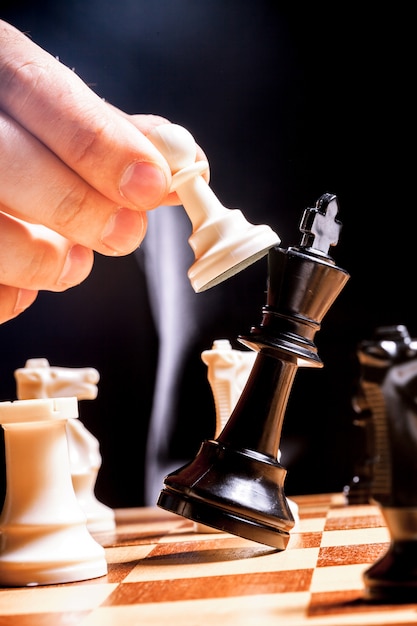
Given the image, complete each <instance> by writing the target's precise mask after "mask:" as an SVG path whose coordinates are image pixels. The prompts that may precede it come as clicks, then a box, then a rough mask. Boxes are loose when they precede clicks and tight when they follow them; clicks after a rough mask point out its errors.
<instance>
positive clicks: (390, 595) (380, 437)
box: [358, 325, 417, 602]
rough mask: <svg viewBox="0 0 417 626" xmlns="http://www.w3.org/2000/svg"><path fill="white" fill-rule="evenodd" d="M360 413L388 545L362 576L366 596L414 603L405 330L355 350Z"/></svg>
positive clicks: (413, 347)
mask: <svg viewBox="0 0 417 626" xmlns="http://www.w3.org/2000/svg"><path fill="white" fill-rule="evenodd" d="M358 359H359V362H360V367H361V379H360V393H361V405H362V411H363V412H364V414H365V415H367V417H366V420H367V438H368V442H367V450H368V458H367V467H368V468H369V470H370V471H369V483H370V497H371V498H372V500H374V501H376V502H377V503H378V505H379V507H380V509H381V513H382V515H383V517H384V519H385V521H386V524H387V527H388V530H389V532H390V536H391V543H390V546H389V548H388V550H387V552H386V554H384V555H382V557H381V558H380V559H379V560H378V561H377V562H376V563H374V564H373V565H372V566H371V567H370V568H369V569H368V570H367V571H366V572H365V573H364V581H365V585H366V592H367V596H368V597H369V599H371V600H378V601H385V602H413V601H415V600H416V598H417V565H416V564H417V401H416V398H417V340H416V339H413V338H411V337H410V335H409V332H408V329H407V328H406V327H405V326H403V325H398V326H383V327H379V328H377V329H376V331H375V333H374V337H373V338H372V339H371V340H368V341H363V342H362V343H361V344H360V346H359V349H358Z"/></svg>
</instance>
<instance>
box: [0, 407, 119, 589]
mask: <svg viewBox="0 0 417 626" xmlns="http://www.w3.org/2000/svg"><path fill="white" fill-rule="evenodd" d="M77 417H78V401H77V398H75V397H72V398H50V399H35V400H16V401H15V402H1V403H0V424H1V425H2V427H3V429H4V440H5V455H6V497H5V500H4V505H3V509H2V512H1V515H0V538H1V541H0V585H4V586H13V587H15V586H18V587H22V586H33V585H46V584H57V583H66V582H72V581H77V580H86V579H90V578H96V577H99V576H104V575H105V574H106V573H107V563H106V559H105V553H104V549H103V547H102V546H101V545H100V544H99V543H97V541H96V540H95V539H94V538H93V537H92V535H91V533H90V532H89V531H88V529H87V523H86V516H85V513H84V512H83V510H82V508H81V506H80V504H79V502H78V500H77V498H76V496H75V492H74V488H73V485H72V480H71V470H70V463H69V454H68V443H67V435H66V422H67V421H68V420H72V419H76V418H77Z"/></svg>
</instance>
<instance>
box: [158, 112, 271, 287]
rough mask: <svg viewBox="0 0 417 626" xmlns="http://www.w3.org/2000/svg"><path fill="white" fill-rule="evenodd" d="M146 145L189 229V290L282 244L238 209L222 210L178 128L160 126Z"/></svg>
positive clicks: (191, 142) (210, 282) (205, 165)
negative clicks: (163, 165)
mask: <svg viewBox="0 0 417 626" xmlns="http://www.w3.org/2000/svg"><path fill="white" fill-rule="evenodd" d="M148 139H150V141H152V143H153V144H154V145H155V146H156V147H157V148H158V150H159V151H160V152H161V154H163V155H164V157H165V158H166V160H167V161H168V164H169V166H170V168H171V171H172V174H173V178H172V185H171V191H176V192H177V194H178V197H179V199H180V201H181V202H182V204H183V206H184V209H185V211H186V212H187V214H188V216H189V218H190V220H191V224H192V231H193V232H192V235H191V236H190V238H189V240H188V242H189V244H190V246H191V248H192V250H193V252H194V255H195V263H193V265H192V266H191V267H190V269H189V271H188V278H189V279H190V282H191V285H192V287H193V289H194V290H195V291H196V292H197V293H198V292H201V291H204V290H206V289H209V288H210V287H213V286H214V285H217V284H218V283H220V282H222V281H224V280H226V279H227V278H229V277H230V276H233V275H234V274H236V273H238V272H240V271H241V270H243V269H244V268H245V267H247V266H248V265H250V264H252V263H254V262H255V261H257V260H258V259H259V258H261V257H263V256H264V255H265V254H267V252H268V250H269V249H270V248H272V247H273V246H276V245H278V244H279V243H280V238H279V237H278V235H277V234H276V233H275V232H274V231H273V230H272V229H271V228H270V227H269V226H267V225H264V224H259V225H254V224H251V223H250V222H248V221H247V220H246V218H245V217H244V215H243V213H242V212H241V211H240V210H239V209H228V208H226V207H224V206H223V205H222V204H221V202H220V201H219V200H218V198H217V197H216V195H215V194H214V193H213V191H212V190H211V188H210V186H209V185H208V184H207V182H206V181H205V179H204V178H203V177H202V176H201V174H202V173H203V172H204V171H205V170H206V169H208V167H209V164H208V163H207V162H205V161H197V162H196V160H195V159H196V154H197V146H196V143H195V140H194V137H193V136H192V135H191V133H190V132H189V131H188V130H187V129H185V128H183V127H182V126H179V125H177V124H161V125H160V126H156V127H155V128H153V129H152V131H151V132H150V133H149V134H148Z"/></svg>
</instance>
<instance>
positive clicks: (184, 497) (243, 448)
mask: <svg viewBox="0 0 417 626" xmlns="http://www.w3.org/2000/svg"><path fill="white" fill-rule="evenodd" d="M337 215H338V202H337V198H336V196H334V195H331V194H324V195H323V196H321V198H320V199H319V200H318V201H317V203H316V207H315V208H309V209H306V211H305V212H304V215H303V218H302V221H301V225H300V231H301V232H302V233H303V235H302V240H301V244H300V246H299V247H294V248H288V249H287V250H284V249H282V248H278V247H276V248H273V249H271V250H270V252H269V257H268V264H269V271H268V294H267V304H266V306H265V307H264V308H263V316H262V322H261V324H260V325H259V326H258V327H254V328H252V329H251V332H250V335H249V336H247V337H239V340H240V341H241V343H243V344H244V345H246V346H248V347H250V348H251V349H253V350H255V351H257V357H256V359H255V364H254V366H253V369H252V371H251V374H250V376H249V379H248V381H247V383H246V386H245V388H244V390H243V392H242V394H241V397H240V399H239V401H238V402H237V405H236V407H235V409H234V411H233V413H232V415H231V416H230V418H229V420H228V422H227V424H226V426H225V427H224V429H223V431H222V432H221V433H220V435H219V436H218V437H217V438H216V439H213V440H206V441H204V442H203V443H202V445H201V447H200V450H199V452H198V453H197V455H196V457H195V458H194V460H192V461H191V462H190V463H188V464H187V465H185V466H183V467H182V468H180V469H179V470H177V471H175V472H172V473H171V474H169V475H168V476H167V477H166V478H165V482H164V488H163V490H162V491H161V493H160V496H159V499H158V506H160V507H162V508H164V509H167V510H168V511H172V512H174V513H177V514H179V515H182V516H184V517H187V518H189V519H192V520H194V521H196V522H199V523H202V524H205V525H208V526H211V527H214V528H217V529H219V530H222V531H225V532H230V533H232V534H235V535H238V536H240V537H244V538H246V539H250V540H253V541H256V542H259V543H262V544H266V545H269V546H272V547H274V548H277V549H278V550H284V549H285V548H286V546H287V543H288V539H289V531H290V530H291V528H292V527H293V526H294V518H293V516H292V513H291V511H290V509H289V507H288V503H287V499H286V497H285V493H284V481H285V476H286V470H285V468H284V467H283V466H282V465H281V464H280V463H279V462H278V460H277V456H278V451H279V445H280V438H281V430H282V424H283V419H284V413H285V409H286V406H287V402H288V397H289V394H290V391H291V388H292V384H293V381H294V376H295V374H296V372H297V369H298V367H322V366H323V363H322V361H321V359H320V358H319V356H318V354H317V349H316V346H315V344H314V342H313V339H314V335H315V333H316V332H317V331H318V330H319V328H320V322H321V320H322V318H323V316H324V315H325V314H326V312H327V311H328V309H329V307H330V306H331V305H332V303H333V302H334V300H335V299H336V297H337V296H338V294H339V293H340V291H341V290H342V288H343V287H344V285H345V283H346V282H347V280H348V278H349V275H348V274H347V272H346V271H345V270H342V269H340V268H338V267H336V265H335V263H334V261H333V259H332V258H331V257H330V256H329V255H328V251H329V247H330V246H334V245H336V243H337V241H338V236H339V232H340V228H341V224H340V222H339V221H338V219H337Z"/></svg>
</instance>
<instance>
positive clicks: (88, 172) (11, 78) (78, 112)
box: [0, 20, 171, 210]
mask: <svg viewBox="0 0 417 626" xmlns="http://www.w3.org/2000/svg"><path fill="white" fill-rule="evenodd" d="M0 85H2V89H1V92H0V108H2V109H3V110H4V111H5V112H6V113H8V114H9V115H10V116H11V117H13V118H14V119H15V120H16V121H18V122H19V124H20V125H21V126H23V127H24V128H26V130H28V131H29V132H30V133H31V134H33V135H34V136H35V137H37V138H38V139H39V140H40V141H42V143H44V144H45V145H46V146H47V147H48V148H49V149H50V150H51V151H52V152H53V153H54V154H56V155H57V156H58V157H59V158H60V159H61V160H62V161H63V162H64V163H65V164H66V165H68V166H69V167H70V168H71V169H73V170H74V171H75V172H77V173H78V174H79V175H80V176H81V177H82V178H83V179H84V180H85V181H87V182H88V183H89V184H90V185H91V186H93V187H94V188H95V189H97V190H98V191H100V193H102V194H103V195H104V196H106V197H107V198H109V199H110V200H112V201H113V202H115V203H117V204H118V205H120V206H125V207H127V208H139V209H143V210H146V209H151V208H155V207H156V206H159V205H160V204H163V200H164V198H165V196H166V194H167V193H168V189H169V184H170V180H171V172H170V169H169V167H168V164H167V163H166V161H165V159H164V158H163V157H162V155H161V154H160V153H159V151H158V150H157V149H156V148H155V147H154V146H153V145H152V143H151V142H150V141H149V140H148V139H147V138H146V137H145V136H144V135H143V133H141V132H140V130H139V129H138V128H135V127H134V126H133V125H132V124H131V123H129V121H128V120H127V119H125V118H123V117H122V116H120V115H117V114H116V113H115V112H114V111H112V109H111V108H110V107H108V106H107V104H106V103H105V102H104V101H103V100H102V99H101V98H100V97H99V96H98V95H97V94H95V93H94V92H93V91H92V90H91V89H90V88H89V87H88V86H87V85H86V84H85V83H84V82H83V81H82V80H81V79H80V78H79V77H78V76H77V75H76V74H75V72H73V71H72V70H70V69H69V68H67V67H66V66H64V65H63V64H62V63H60V62H59V61H58V60H57V59H55V58H54V57H53V56H52V55H51V54H49V53H48V52H46V51H45V50H43V49H42V48H40V47H39V46H37V45H36V44H35V43H34V42H33V41H31V40H30V39H29V38H28V37H27V36H26V35H24V34H23V33H21V32H20V31H18V30H17V29H15V28H14V27H13V26H11V25H10V24H7V23H6V22H4V21H1V20H0Z"/></svg>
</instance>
